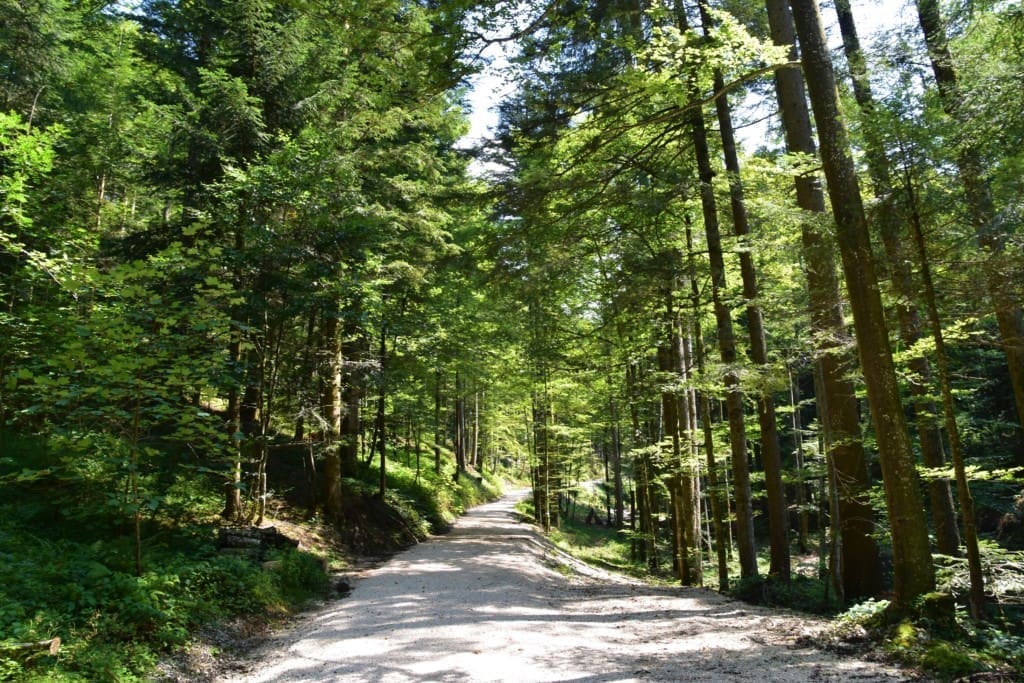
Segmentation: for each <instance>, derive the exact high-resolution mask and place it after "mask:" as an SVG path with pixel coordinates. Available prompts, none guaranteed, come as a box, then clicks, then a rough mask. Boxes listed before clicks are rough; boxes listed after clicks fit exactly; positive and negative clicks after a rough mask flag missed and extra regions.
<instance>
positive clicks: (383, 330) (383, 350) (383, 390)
mask: <svg viewBox="0 0 1024 683" xmlns="http://www.w3.org/2000/svg"><path fill="white" fill-rule="evenodd" d="M379 362H380V389H379V391H380V393H379V394H378V396H377V439H378V441H377V449H378V450H379V451H380V483H379V486H378V487H377V495H379V496H380V498H381V500H383V499H384V493H385V492H386V491H387V486H388V479H387V466H388V458H387V434H386V429H387V424H386V421H385V410H386V408H387V391H388V385H387V367H388V327H387V325H381V326H380V356H379Z"/></svg>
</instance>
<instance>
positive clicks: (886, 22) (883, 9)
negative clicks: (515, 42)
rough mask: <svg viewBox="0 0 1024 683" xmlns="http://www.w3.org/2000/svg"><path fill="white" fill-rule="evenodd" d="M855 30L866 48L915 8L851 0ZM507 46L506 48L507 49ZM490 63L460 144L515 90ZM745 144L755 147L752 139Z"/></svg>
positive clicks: (489, 122)
mask: <svg viewBox="0 0 1024 683" xmlns="http://www.w3.org/2000/svg"><path fill="white" fill-rule="evenodd" d="M820 1H821V0H819V2H820ZM851 4H852V6H853V12H854V17H855V18H856V20H857V30H858V32H859V33H860V37H861V42H862V43H863V44H864V46H865V47H867V46H869V45H870V44H871V41H872V40H873V39H874V38H875V36H877V35H879V34H880V33H884V32H885V31H887V30H890V29H891V28H893V27H896V26H901V25H908V24H911V23H913V22H915V21H916V20H917V15H916V13H915V10H914V6H913V4H912V3H911V2H909V0H851ZM821 12H822V16H823V17H824V19H825V21H826V22H828V24H829V26H830V27H831V28H827V29H826V30H827V31H828V34H829V37H830V42H831V43H832V44H833V47H835V48H836V49H838V48H840V47H841V42H840V39H839V30H838V28H837V27H835V26H834V24H835V10H834V9H833V7H832V5H831V3H828V4H827V5H825V6H822V8H821ZM508 48H509V46H506V49H508ZM484 56H485V57H487V58H488V59H489V60H490V61H491V63H490V64H489V65H488V66H487V67H486V68H485V69H484V70H483V71H482V72H481V73H479V74H477V75H476V76H474V77H473V78H472V79H471V81H470V92H469V96H468V98H467V104H468V105H469V108H470V115H469V122H470V130H469V133H468V134H467V135H466V136H465V137H464V138H463V143H462V144H463V145H465V146H467V147H468V146H472V145H475V144H478V143H479V142H480V141H482V140H484V139H486V138H488V137H490V135H491V134H492V133H493V131H494V129H495V127H496V126H497V124H498V113H497V105H498V103H500V102H501V101H502V100H504V99H505V98H506V97H508V96H510V95H511V94H512V93H513V92H514V91H515V84H514V83H510V82H507V80H506V77H505V76H504V75H503V73H502V71H503V69H504V68H505V67H506V66H507V61H506V59H505V55H504V54H503V52H502V48H501V47H498V46H491V48H489V49H488V51H486V52H485V53H484ZM746 135H747V137H748V138H752V137H757V135H760V136H761V137H762V138H763V137H764V135H765V133H760V134H758V133H757V132H753V133H747V134H746ZM747 142H748V144H756V143H755V141H754V140H753V139H748V140H747Z"/></svg>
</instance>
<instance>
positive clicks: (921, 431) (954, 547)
mask: <svg viewBox="0 0 1024 683" xmlns="http://www.w3.org/2000/svg"><path fill="white" fill-rule="evenodd" d="M836 14H837V15H838V19H839V29H840V32H841V34H842V36H843V50H844V52H845V53H846V59H847V61H848V62H849V65H850V76H851V80H852V81H853V94H854V97H855V99H856V100H857V105H858V106H859V108H860V111H861V114H862V116H863V118H864V121H865V125H864V126H863V129H864V130H865V135H864V138H865V145H866V148H867V154H866V157H867V165H868V173H869V174H870V176H871V182H872V185H873V186H874V193H875V198H876V199H877V200H878V204H877V207H876V209H875V212H874V224H875V225H876V226H877V228H878V231H879V234H880V236H881V238H882V244H883V245H884V247H885V254H886V259H887V261H888V266H889V271H890V273H891V274H892V283H893V287H894V289H895V291H896V294H897V296H898V300H897V302H896V315H897V320H898V321H899V327H900V340H901V341H902V342H903V345H904V346H905V347H906V348H908V349H910V348H913V347H914V345H915V344H916V343H917V342H918V340H919V339H920V338H921V317H920V315H919V314H918V311H917V306H915V305H914V303H913V302H914V300H915V298H916V297H917V292H918V288H917V287H916V286H915V284H914V278H913V274H912V273H911V272H910V266H909V263H910V259H909V255H908V254H906V253H905V252H906V250H905V249H904V246H903V240H902V239H901V235H900V216H899V213H898V210H897V209H898V207H897V202H896V197H895V195H894V193H893V188H892V176H891V174H890V170H889V161H888V157H887V156H886V153H885V147H884V143H883V142H882V141H881V140H880V139H879V137H878V133H877V126H876V123H875V121H874V120H873V119H874V114H875V101H874V96H873V95H872V93H871V85H870V83H869V81H868V74H867V66H866V63H865V60H864V55H863V53H862V52H861V48H860V38H859V37H858V35H857V26H856V24H855V22H854V19H853V12H852V10H851V9H850V0H836ZM910 369H911V371H912V372H913V373H914V376H915V379H911V381H910V393H911V394H912V395H913V396H914V399H915V400H914V402H913V406H914V416H915V422H916V427H917V435H918V439H919V443H920V445H921V460H922V461H923V462H924V464H925V466H926V467H931V468H941V467H944V465H945V461H946V454H945V452H944V450H943V447H942V436H941V435H940V433H939V429H938V425H937V424H936V421H935V417H933V416H934V415H936V413H937V410H936V407H935V405H934V403H933V401H932V400H931V398H930V397H929V396H930V393H931V386H932V370H931V364H930V363H929V362H928V359H927V358H925V357H924V356H923V355H921V356H917V357H915V358H912V359H911V360H910ZM928 494H929V500H930V503H931V511H932V521H933V523H934V525H935V539H936V545H937V546H938V549H939V552H940V553H944V554H946V555H959V554H960V534H959V532H958V531H957V527H956V513H955V512H954V510H953V494H952V491H951V490H950V486H949V480H948V479H929V480H928Z"/></svg>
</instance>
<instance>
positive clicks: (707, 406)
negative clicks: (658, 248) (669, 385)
mask: <svg viewBox="0 0 1024 683" xmlns="http://www.w3.org/2000/svg"><path fill="white" fill-rule="evenodd" d="M686 252H687V257H686V258H687V264H688V270H689V279H690V292H691V296H692V306H693V315H692V318H693V344H694V348H693V355H694V356H695V357H696V365H697V373H698V375H699V376H700V377H701V378H702V379H706V378H707V371H706V368H705V365H706V363H705V360H704V334H703V332H702V330H701V325H700V312H701V308H702V306H701V302H700V285H699V284H698V282H697V277H696V270H697V267H696V264H695V261H696V258H695V257H694V253H693V234H692V230H691V228H690V222H689V220H687V221H686ZM683 350H684V351H685V350H686V347H685V346H684V347H683ZM687 366H689V367H692V366H693V364H692V363H687ZM700 415H701V422H703V428H704V435H703V436H704V452H705V456H706V458H707V468H708V469H707V472H708V474H707V476H708V499H709V501H710V505H709V507H710V508H711V518H712V523H713V527H714V530H715V552H716V555H717V558H718V590H719V592H725V591H727V590H729V550H730V548H731V546H732V540H731V538H730V537H729V534H728V531H727V525H726V521H725V518H726V516H727V515H728V514H729V503H728V497H726V496H724V495H723V493H724V492H723V490H722V488H721V487H720V486H719V484H718V464H717V463H716V462H715V434H714V430H713V428H712V421H711V401H710V399H709V398H708V395H707V392H704V391H702V392H700ZM694 426H696V425H694ZM690 438H691V440H692V441H696V440H697V439H696V429H694V432H693V434H692V436H691V437H690Z"/></svg>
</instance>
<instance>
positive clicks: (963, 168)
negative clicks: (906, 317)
mask: <svg viewBox="0 0 1024 683" xmlns="http://www.w3.org/2000/svg"><path fill="white" fill-rule="evenodd" d="M916 2H917V15H918V19H919V21H920V24H921V31H922V32H923V33H924V41H925V44H926V45H927V46H928V55H929V58H930V59H931V63H932V71H933V73H934V74H935V83H936V85H938V89H939V98H940V100H941V102H942V108H943V110H944V111H945V112H946V114H948V115H949V117H950V118H952V119H953V121H954V122H955V123H956V124H957V125H964V124H966V123H967V121H968V119H969V116H970V113H969V111H966V110H965V108H964V102H963V94H962V92H961V90H960V82H959V79H958V77H957V73H956V69H955V68H954V67H953V56H952V55H951V54H950V51H949V43H948V41H947V39H946V31H945V27H944V26H943V22H942V17H941V15H940V13H939V3H938V1H937V0H916ZM957 165H958V166H959V167H960V181H961V183H962V184H963V187H964V197H965V199H966V200H967V209H968V211H969V214H970V216H969V217H970V221H971V224H972V225H973V227H974V234H975V237H976V239H977V241H978V244H979V245H980V246H981V248H982V250H983V251H984V253H985V256H986V257H987V258H988V259H990V260H991V263H990V264H988V265H987V267H986V269H985V276H986V284H987V287H988V295H989V298H990V299H991V301H992V305H993V306H994V308H995V313H996V322H997V323H998V325H999V335H1000V338H1001V342H1002V345H1003V351H1004V353H1005V354H1006V364H1007V367H1008V369H1009V375H1010V383H1011V385H1012V386H1013V397H1014V400H1015V402H1016V404H1017V420H1018V422H1019V427H1020V428H1021V429H1024V312H1022V310H1021V302H1020V290H1019V283H1017V282H1007V278H1006V277H1005V275H1004V274H1002V273H1001V269H1000V267H999V266H1000V262H1001V261H1002V260H1003V257H1004V254H1005V250H1006V235H1005V234H1003V233H1002V232H1000V231H999V229H998V227H997V226H996V225H994V221H993V219H994V218H995V205H994V203H993V201H992V192H991V190H990V188H989V184H988V179H987V178H986V177H985V171H984V164H983V162H982V158H981V153H980V152H979V151H978V150H977V149H976V148H975V147H974V145H971V144H963V145H961V146H960V148H959V152H958V156H957Z"/></svg>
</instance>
